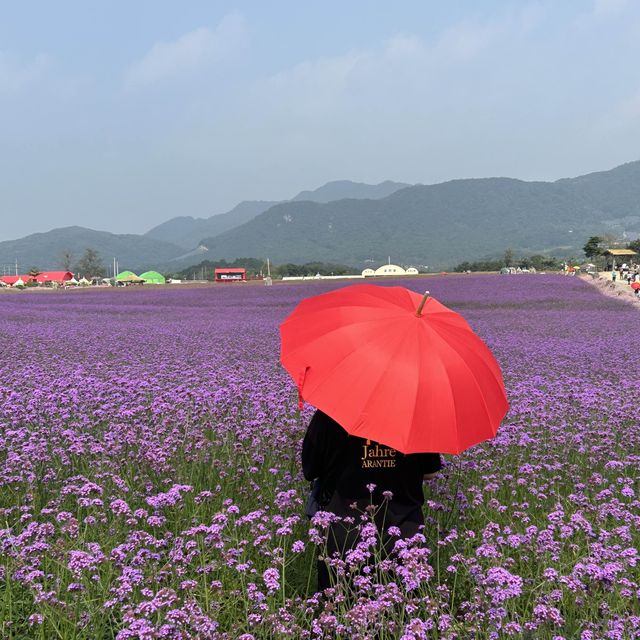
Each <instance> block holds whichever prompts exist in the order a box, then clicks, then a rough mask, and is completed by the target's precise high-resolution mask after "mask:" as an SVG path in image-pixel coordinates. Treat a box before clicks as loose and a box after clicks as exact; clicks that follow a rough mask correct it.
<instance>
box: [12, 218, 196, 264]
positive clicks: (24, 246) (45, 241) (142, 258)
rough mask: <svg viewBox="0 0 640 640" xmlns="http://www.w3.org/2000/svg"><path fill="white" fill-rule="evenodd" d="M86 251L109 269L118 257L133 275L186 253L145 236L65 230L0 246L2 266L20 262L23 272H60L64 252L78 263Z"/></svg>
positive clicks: (34, 235) (90, 230)
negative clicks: (97, 256) (93, 250)
mask: <svg viewBox="0 0 640 640" xmlns="http://www.w3.org/2000/svg"><path fill="white" fill-rule="evenodd" d="M87 248H93V249H96V250H97V251H98V253H99V254H100V256H101V257H102V259H103V261H104V263H105V266H107V267H108V266H109V265H110V264H111V262H112V260H113V257H114V256H116V257H117V259H118V262H119V264H120V267H121V269H125V268H126V269H132V270H134V271H135V270H138V269H146V268H152V267H157V266H159V265H161V264H164V263H166V262H167V261H169V260H171V259H172V258H175V257H176V256H178V255H180V254H181V253H184V251H183V250H182V249H181V248H180V247H178V246H177V245H175V244H171V243H169V242H162V241H160V240H155V239H153V238H148V237H146V236H139V235H134V234H114V233H108V232H106V231H94V230H93V229H86V228H84V227H63V228H60V229H53V230H52V231H48V232H46V233H34V234H31V235H29V236H26V237H24V238H20V239H19V240H7V241H5V242H0V265H4V266H6V265H13V264H15V261H16V259H17V261H18V268H19V270H20V271H22V272H24V271H28V270H29V269H30V268H31V267H38V268H40V269H42V270H46V269H57V268H62V266H63V265H62V262H61V261H62V254H63V252H65V251H71V252H72V254H73V255H74V259H75V260H76V261H77V260H78V259H79V258H80V257H81V255H82V254H83V253H84V251H85V250H86V249H87Z"/></svg>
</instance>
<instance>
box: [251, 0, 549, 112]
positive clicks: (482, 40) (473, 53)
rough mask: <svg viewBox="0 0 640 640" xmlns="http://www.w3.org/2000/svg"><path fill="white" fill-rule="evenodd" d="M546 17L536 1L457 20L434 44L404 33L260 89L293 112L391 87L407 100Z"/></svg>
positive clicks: (296, 70) (283, 75) (309, 65)
mask: <svg viewBox="0 0 640 640" xmlns="http://www.w3.org/2000/svg"><path fill="white" fill-rule="evenodd" d="M543 17H544V12H543V10H542V8H541V7H540V5H539V4H537V3H533V4H529V5H526V6H524V7H523V8H521V9H520V10H519V11H517V12H510V13H507V14H505V15H503V16H501V17H500V18H498V19H496V20H494V21H490V22H487V23H473V22H462V23H458V24H454V25H452V26H451V27H449V28H448V29H445V30H444V31H443V32H442V33H441V34H440V35H439V37H437V38H436V39H434V40H433V41H430V42H429V41H426V40H424V39H422V38H420V37H418V36H416V35H414V34H411V33H398V34H395V35H394V36H392V37H390V38H389V39H388V40H387V41H385V42H384V43H382V46H380V47H379V48H377V49H373V48H372V49H364V50H358V51H349V52H347V53H344V54H342V55H336V56H333V57H321V58H316V59H311V60H305V61H303V62H300V63H299V64H297V65H295V66H293V67H291V68H289V69H285V70H283V71H280V72H279V73H277V74H275V75H273V76H271V77H270V78H268V79H267V80H266V81H265V82H263V83H262V84H261V85H260V91H261V93H262V94H263V95H264V96H265V97H266V98H267V100H268V99H269V97H271V99H272V100H273V102H274V104H276V105H278V104H279V105H283V108H284V109H285V110H286V111H287V113H291V111H292V110H293V109H295V108H296V107H297V108H298V109H299V110H302V111H307V113H308V114H309V113H316V112H318V111H320V110H321V109H326V108H327V107H329V106H335V107H337V106H339V103H340V101H341V100H344V99H347V98H348V99H351V98H354V99H356V100H357V99H358V98H357V96H360V97H362V96H363V95H367V96H368V97H369V98H371V97H373V96H375V95H376V94H378V95H382V94H383V93H384V92H385V91H386V92H389V91H391V90H393V91H394V92H397V94H396V95H397V97H398V99H401V97H402V94H403V92H404V91H406V90H409V91H414V90H418V91H423V90H424V89H425V88H426V87H428V86H429V84H430V82H432V81H433V80H434V78H435V77H437V76H439V77H442V74H446V73H447V71H452V72H453V70H454V69H455V70H456V72H459V71H460V70H462V69H464V68H465V66H467V65H468V64H475V63H476V62H477V60H478V59H479V58H481V56H483V55H484V54H485V53H487V52H489V51H490V50H491V49H492V48H493V47H496V46H499V45H501V44H504V43H505V42H509V41H512V40H513V39H514V38H515V39H518V38H521V37H523V36H524V35H525V34H526V33H528V32H529V31H531V30H532V29H534V28H535V27H537V26H538V25H539V24H540V23H541V21H542V19H543ZM286 100H290V101H289V102H286Z"/></svg>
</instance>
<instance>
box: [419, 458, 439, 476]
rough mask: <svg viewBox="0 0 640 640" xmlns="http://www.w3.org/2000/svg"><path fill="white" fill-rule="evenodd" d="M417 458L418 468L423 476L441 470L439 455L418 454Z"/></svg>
mask: <svg viewBox="0 0 640 640" xmlns="http://www.w3.org/2000/svg"><path fill="white" fill-rule="evenodd" d="M418 456H420V467H421V468H422V473H423V474H426V473H435V472H436V471H440V469H442V460H441V459H440V454H439V453H419V454H418Z"/></svg>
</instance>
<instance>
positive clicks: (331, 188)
mask: <svg viewBox="0 0 640 640" xmlns="http://www.w3.org/2000/svg"><path fill="white" fill-rule="evenodd" d="M407 186H409V185H407V184H405V183H403V182H391V181H390V180H387V181H386V182H381V183H380V184H365V183H363V182H352V181H351V180H336V181H334V182H327V184H325V185H323V186H321V187H318V188H317V189H314V190H313V191H301V192H300V193H299V194H298V195H297V196H295V197H294V198H293V200H295V201H300V200H308V201H310V202H330V201H331V200H342V199H344V198H369V199H372V200H376V199H378V198H384V197H386V196H388V195H390V194H392V193H393V192H394V191H397V190H398V189H402V188H404V187H407ZM285 202H286V201H285ZM275 204H278V202H274V201H268V200H245V201H244V202H241V203H240V204H238V205H236V206H235V207H234V208H233V209H231V211H228V212H227V213H221V214H218V215H214V216H210V217H209V218H192V217H191V216H180V217H177V218H171V220H167V222H163V223H162V224H159V225H158V226H157V227H154V228H153V229H150V230H149V231H147V233H146V234H145V235H146V236H148V237H150V238H155V239H156V240H164V241H165V242H171V243H174V244H177V245H180V246H181V247H182V248H183V249H187V250H192V249H194V248H195V247H197V246H198V245H199V244H200V242H201V241H202V239H203V238H212V237H214V236H217V235H220V234H221V233H224V232H225V231H229V230H230V229H233V228H234V227H238V226H240V225H241V224H244V223H245V222H248V221H249V220H251V219H253V218H255V217H256V216H257V215H259V214H261V213H263V212H264V211H266V210H267V209H269V208H270V207H272V206H273V205H275Z"/></svg>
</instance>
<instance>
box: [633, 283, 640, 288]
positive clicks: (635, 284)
mask: <svg viewBox="0 0 640 640" xmlns="http://www.w3.org/2000/svg"><path fill="white" fill-rule="evenodd" d="M631 288H632V289H640V282H632V283H631Z"/></svg>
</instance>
